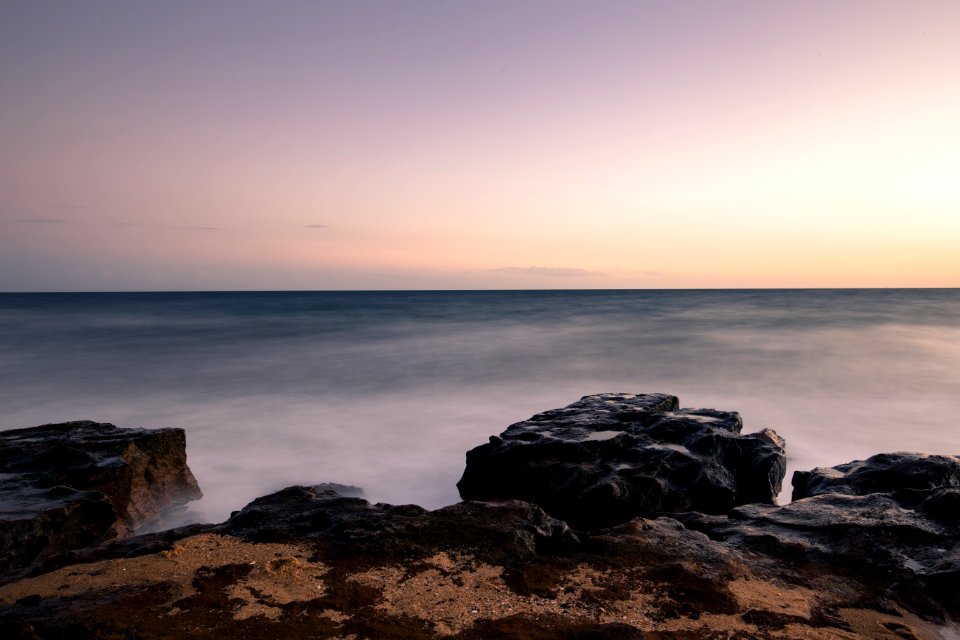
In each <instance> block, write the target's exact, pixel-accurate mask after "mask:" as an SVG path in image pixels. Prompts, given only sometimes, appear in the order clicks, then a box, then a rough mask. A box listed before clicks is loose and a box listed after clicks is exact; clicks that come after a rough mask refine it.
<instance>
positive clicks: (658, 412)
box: [457, 393, 786, 529]
mask: <svg viewBox="0 0 960 640" xmlns="http://www.w3.org/2000/svg"><path fill="white" fill-rule="evenodd" d="M742 428H743V423H742V421H741V419H740V415H739V414H737V413H735V412H726V411H716V410H713V409H683V410H680V409H678V401H677V398H676V397H674V396H669V395H665V394H647V395H632V394H623V393H618V394H600V395H594V396H586V397H584V398H583V399H581V400H580V401H579V402H576V403H574V404H571V405H569V406H567V407H565V408H563V409H554V410H552V411H546V412H544V413H540V414H537V415H535V416H533V417H532V418H530V419H529V420H526V421H524V422H519V423H517V424H514V425H511V426H510V427H509V428H508V429H507V430H506V431H504V432H503V433H502V434H500V436H499V437H495V436H494V437H491V438H490V442H489V444H485V445H481V446H479V447H477V448H475V449H473V450H471V451H469V452H467V466H466V470H465V471H464V474H463V478H462V479H461V480H460V482H459V483H458V484H457V487H458V488H459V490H460V495H461V496H462V497H463V498H464V499H467V500H494V499H504V498H516V499H519V500H526V501H529V502H533V503H535V504H538V505H540V506H541V507H543V509H544V510H545V511H546V512H547V513H549V514H551V515H553V516H555V517H558V518H561V519H564V520H566V521H567V522H569V523H570V524H571V525H572V526H574V527H575V528H584V529H589V528H597V527H604V526H610V525H615V524H619V523H622V522H626V521H627V520H629V519H631V518H633V517H636V516H641V515H651V514H656V513H672V512H682V511H692V510H695V511H702V512H705V513H718V514H719V513H726V512H727V511H729V510H730V509H731V508H733V507H734V506H736V505H740V504H746V503H751V502H762V503H768V504H769V503H773V501H774V498H775V497H776V495H777V494H778V493H779V491H780V486H781V481H782V479H783V475H784V473H785V471H786V459H785V455H784V451H783V448H782V445H781V444H780V443H782V440H781V439H780V437H779V436H777V435H776V433H775V432H773V431H770V430H769V429H767V430H764V431H763V432H761V433H760V434H757V435H752V436H751V435H741V434H740V431H741V429H742Z"/></svg>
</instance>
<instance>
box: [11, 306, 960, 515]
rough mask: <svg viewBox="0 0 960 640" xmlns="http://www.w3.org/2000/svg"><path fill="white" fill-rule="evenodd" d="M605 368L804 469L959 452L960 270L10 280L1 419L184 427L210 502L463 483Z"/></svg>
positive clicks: (434, 491) (614, 378)
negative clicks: (570, 281) (466, 469)
mask: <svg viewBox="0 0 960 640" xmlns="http://www.w3.org/2000/svg"><path fill="white" fill-rule="evenodd" d="M604 391H629V392H653V391H660V392H666V393H672V394H675V395H678V396H680V400H681V404H682V405H683V406H685V407H694V406H697V407H713V408H717V409H726V410H737V411H740V412H741V413H742V414H743V416H744V421H745V423H746V430H747V431H755V430H759V429H761V428H763V427H772V428H775V429H776V430H777V431H778V432H780V434H781V435H783V436H784V437H785V438H786V439H787V443H788V455H789V463H790V469H789V471H788V473H792V471H793V470H795V469H808V468H812V467H814V466H823V465H833V464H837V463H840V462H845V461H848V460H852V459H855V458H863V457H865V456H868V455H871V454H872V453H876V452H880V451H895V450H914V451H926V452H931V453H953V454H957V453H960V426H958V424H957V421H958V419H960V290H956V289H948V290H932V289H925V290H886V289H885V290H783V291H776V290H761V291H758V290H745V291H509V292H306V293H305V292H296V293H282V292H273V293H110V294H0V428H15V427H27V426H35V425H38V424H44V423H49V422H57V421H63V420H74V419H92V420H98V421H104V422H113V423H115V424H118V425H120V426H141V427H164V426H180V427H183V428H185V429H186V430H187V442H188V455H189V463H190V466H191V468H192V469H193V471H194V473H195V474H196V476H197V478H198V480H199V482H200V485H201V487H202V489H203V491H204V493H205V497H204V499H203V500H202V501H201V502H200V503H199V505H198V506H197V507H196V510H198V511H201V512H203V514H204V516H205V517H206V518H207V519H208V520H211V521H218V520H222V519H224V518H225V517H227V516H228V515H229V512H230V511H231V510H234V509H238V508H240V507H241V506H243V505H244V504H245V503H246V502H248V501H249V500H251V499H252V498H254V497H256V496H259V495H263V494H265V493H267V492H269V491H272V490H274V489H278V488H281V487H283V486H287V485H290V484H314V483H318V482H326V481H334V482H341V483H346V484H356V485H360V486H363V487H364V488H365V489H366V491H367V495H368V497H370V498H371V499H373V500H382V501H386V502H395V503H403V502H414V503H418V504H421V505H423V506H426V507H431V508H432V507H437V506H441V505H444V504H449V503H452V502H455V501H457V499H458V498H457V493H456V487H455V484H456V481H457V480H458V479H459V477H460V474H461V473H462V471H463V463H464V452H465V451H466V450H467V449H469V448H471V447H473V446H475V445H477V444H480V443H482V442H485V441H486V439H487V437H488V436H489V435H490V434H494V433H499V432H500V431H502V430H503V429H504V428H505V427H506V426H507V425H508V424H510V423H512V422H515V421H518V420H522V419H525V418H527V417H529V416H530V415H532V414H533V413H536V412H538V411H542V410H545V409H549V408H553V407H558V406H562V405H565V404H568V403H570V402H573V401H575V400H577V399H578V398H580V397H581V396H583V395H586V394H590V393H599V392H604ZM788 478H789V475H788ZM785 496H789V480H788V486H787V487H786V489H785Z"/></svg>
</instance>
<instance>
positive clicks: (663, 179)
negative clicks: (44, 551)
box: [0, 0, 960, 291]
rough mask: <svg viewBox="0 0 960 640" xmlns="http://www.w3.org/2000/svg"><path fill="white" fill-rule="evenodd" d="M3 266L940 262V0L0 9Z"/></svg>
mask: <svg viewBox="0 0 960 640" xmlns="http://www.w3.org/2000/svg"><path fill="white" fill-rule="evenodd" d="M0 96H2V98H0V145H2V149H3V151H2V154H0V291H33V290H38V291H39V290H53V291H70V290H131V289H132V290H153V289H160V290H181V289H183V290H195V289H241V290H242V289H393V288H400V289H432V288H440V289H476V288H491V289H508V288H584V287H590V288H592V287H602V288H608V287H615V288H619V287H640V288H661V287H795V286H826V287H835V286H854V287H861V286H862V287H883V286H890V287H893V286H948V287H957V286H960V2H957V1H955V0H944V1H942V2H931V1H927V2H924V1H920V0H904V1H902V2H887V1H884V0H869V1H843V2H837V1H830V2H819V1H811V0H804V1H803V2H790V3H787V2H747V1H739V2H738V1H724V2H717V1H713V0H711V1H707V2H690V1H683V0H677V1H669V2H668V1H664V2H640V1H634V2H562V1H545V2H523V1H518V0H510V1H508V2H493V1H491V2H436V1H434V2H427V1H423V2H414V1H410V2H359V1H358V2H318V1H304V2H279V1H275V2H241V1H230V2H134V1H131V0H125V1H122V2H120V1H118V2H95V1H84V2H36V1H34V0H27V1H20V0H6V1H5V2H3V3H0Z"/></svg>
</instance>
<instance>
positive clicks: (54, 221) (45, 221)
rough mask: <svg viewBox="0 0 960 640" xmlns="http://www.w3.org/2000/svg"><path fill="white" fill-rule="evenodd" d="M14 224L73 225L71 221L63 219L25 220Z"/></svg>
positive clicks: (16, 221)
mask: <svg viewBox="0 0 960 640" xmlns="http://www.w3.org/2000/svg"><path fill="white" fill-rule="evenodd" d="M14 222H15V223H17V224H71V223H70V221H69V220H63V219H61V218H23V219H22V220H14Z"/></svg>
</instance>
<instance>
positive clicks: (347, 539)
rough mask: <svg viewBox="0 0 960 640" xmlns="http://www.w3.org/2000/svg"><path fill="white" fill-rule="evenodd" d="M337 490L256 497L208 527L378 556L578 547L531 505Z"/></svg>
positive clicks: (299, 489) (500, 556)
mask: <svg viewBox="0 0 960 640" xmlns="http://www.w3.org/2000/svg"><path fill="white" fill-rule="evenodd" d="M330 486H331V485H318V486H314V487H303V486H296V487H287V488H286V489H283V490H281V491H278V492H276V493H273V494H270V495H268V496H264V497H262V498H257V499H256V500H254V501H253V502H251V503H250V504H249V505H247V506H246V507H244V508H243V509H241V510H240V511H239V512H237V513H236V514H234V515H233V516H232V517H231V518H230V519H229V520H227V521H226V522H225V523H223V524H221V525H216V526H212V527H210V528H209V529H208V530H209V531H211V532H214V533H224V534H229V535H234V536H238V537H241V538H244V539H247V540H252V541H257V542H289V541H294V540H296V541H302V540H304V539H307V540H312V541H315V542H319V543H322V544H323V545H325V546H328V547H336V548H338V549H342V550H343V552H344V553H349V554H352V555H362V554H374V555H376V556H377V557H379V558H385V557H388V556H395V557H398V558H400V557H402V558H411V557H417V556H422V555H424V554H426V555H432V554H433V553H436V551H437V549H455V550H458V551H466V552H469V553H472V554H474V555H476V556H478V557H485V558H488V559H494V560H495V561H497V562H500V563H504V562H510V561H512V560H517V561H522V560H526V559H529V558H532V557H535V556H537V555H539V554H544V553H545V554H549V553H557V552H561V551H563V550H565V549H569V548H574V547H576V545H577V544H578V543H579V540H578V539H577V537H576V535H575V534H574V533H573V531H571V530H570V528H569V527H568V526H567V524H566V523H565V522H562V521H560V520H557V519H555V518H551V517H550V516H548V515H547V514H546V513H544V512H543V510H542V509H540V508H539V507H537V506H536V505H532V504H529V503H526V502H520V501H516V500H508V501H504V502H496V503H484V502H461V503H458V504H455V505H451V506H449V507H444V508H441V509H437V510H435V511H427V510H426V509H423V508H422V507H418V506H416V505H389V504H382V503H381V504H371V503H370V502H368V501H366V500H363V499H361V498H353V497H348V496H344V495H341V494H340V493H339V492H338V491H337V490H335V489H331V488H330Z"/></svg>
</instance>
